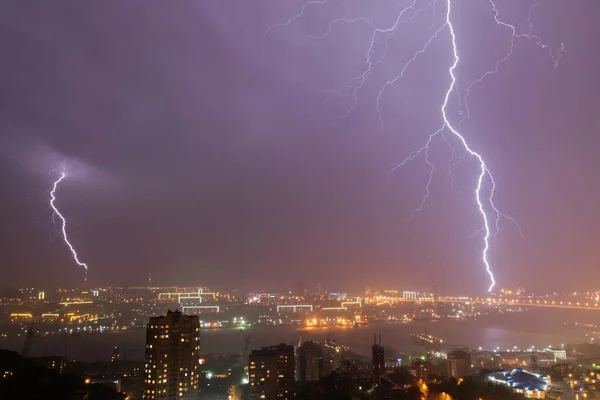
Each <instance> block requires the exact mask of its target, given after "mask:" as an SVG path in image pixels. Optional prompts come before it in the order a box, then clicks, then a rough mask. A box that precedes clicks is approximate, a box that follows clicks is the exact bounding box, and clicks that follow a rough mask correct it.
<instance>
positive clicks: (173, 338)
mask: <svg viewBox="0 0 600 400" xmlns="http://www.w3.org/2000/svg"><path fill="white" fill-rule="evenodd" d="M199 351H200V322H199V320H198V316H195V315H184V314H182V313H180V312H179V311H177V310H175V311H174V312H172V311H171V310H169V311H168V312H167V315H166V316H160V317H152V318H150V322H148V326H147V328H146V365H145V379H144V399H147V400H195V399H197V396H198V375H199V364H200V356H199Z"/></svg>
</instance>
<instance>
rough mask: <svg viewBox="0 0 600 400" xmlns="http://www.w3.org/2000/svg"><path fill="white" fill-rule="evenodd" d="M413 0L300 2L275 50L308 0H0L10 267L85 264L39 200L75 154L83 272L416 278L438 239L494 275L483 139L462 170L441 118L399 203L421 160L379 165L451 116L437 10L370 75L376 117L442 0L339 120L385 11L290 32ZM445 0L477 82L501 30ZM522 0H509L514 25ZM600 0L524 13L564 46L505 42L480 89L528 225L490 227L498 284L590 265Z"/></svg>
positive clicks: (18, 274)
mask: <svg viewBox="0 0 600 400" xmlns="http://www.w3.org/2000/svg"><path fill="white" fill-rule="evenodd" d="M410 2H412V0H411V1H410ZM410 2H409V1H407V0H402V1H397V0H393V1H391V0H389V1H388V0H386V1H384V0H377V1H373V0H371V1H358V0H346V1H343V0H329V1H327V2H326V3H324V4H321V5H319V4H313V5H309V6H307V7H306V9H305V11H306V12H305V14H304V15H303V16H302V17H301V18H297V19H296V20H294V21H293V22H292V23H291V24H289V25H288V26H287V27H276V28H274V29H272V30H270V31H269V34H268V35H267V36H266V37H265V39H264V41H263V47H264V54H263V55H262V57H261V38H262V37H263V34H264V32H265V29H266V28H267V27H268V26H269V25H271V24H276V23H283V22H285V21H287V20H288V19H289V18H291V17H292V16H294V15H295V14H297V13H298V12H299V11H300V9H301V7H302V4H303V3H302V2H301V1H296V0H294V1H291V0H289V1H288V0H285V1H284V0H281V1H276V0H271V1H267V0H261V1H258V0H252V1H248V0H231V1H194V2H192V1H190V2H164V1H133V0H129V1H112V0H111V1H95V2H91V1H88V2H79V1H74V0H73V1H66V0H56V1H52V2H23V1H17V0H14V1H4V2H2V4H0V28H1V32H2V34H0V54H1V55H2V61H1V62H0V87H1V88H2V96H0V168H1V171H2V175H1V177H2V178H1V182H2V188H3V189H2V194H3V195H2V198H1V200H0V204H1V205H2V207H1V208H0V234H1V239H2V240H1V242H0V243H1V244H0V254H1V259H0V271H2V273H4V274H8V276H9V277H10V278H11V279H10V282H14V284H15V285H17V284H18V285H21V284H35V285H40V284H57V283H67V284H75V283H78V282H80V281H81V271H80V270H79V269H78V267H77V266H76V265H75V264H74V262H73V261H72V259H71V258H70V254H69V252H68V249H67V248H66V247H65V245H64V243H63V242H62V240H61V237H60V235H59V232H58V231H57V230H55V229H54V227H53V226H52V222H51V217H52V213H51V212H50V211H49V209H48V199H49V197H48V190H49V189H50V188H51V186H52V182H53V180H55V179H56V178H57V177H58V175H57V172H56V171H54V172H51V171H52V170H53V169H55V168H59V167H60V166H61V165H65V166H66V168H67V169H68V170H69V172H70V174H71V175H70V177H69V178H68V179H67V180H65V181H64V185H63V186H62V187H61V188H60V190H59V193H58V200H57V205H58V207H59V208H60V209H61V211H62V212H63V213H64V214H65V215H66V216H67V217H68V219H69V223H70V226H69V234H70V238H71V241H72V242H73V244H74V245H75V246H76V248H77V249H78V251H79V254H80V257H81V259H82V260H83V261H85V262H86V263H87V264H88V265H89V266H90V273H89V278H90V280H91V282H93V283H97V284H107V283H110V284H145V282H146V281H147V276H148V273H149V272H152V275H153V280H154V282H156V283H165V284H192V283H193V284H206V285H211V286H241V287H245V288H256V289H261V288H262V289H266V290H268V289H274V290H281V289H286V288H289V287H293V286H294V282H295V280H296V279H300V278H303V279H304V282H305V286H306V287H311V288H312V287H313V286H314V285H316V283H317V282H321V283H322V284H323V286H324V287H325V288H330V289H332V290H333V289H364V288H365V287H366V286H368V285H370V286H372V287H380V288H383V287H384V286H385V287H394V288H405V289H410V288H414V289H415V290H419V289H425V288H428V287H429V286H430V281H431V278H430V276H431V275H430V269H429V267H428V265H429V262H430V261H434V262H438V263H439V262H442V261H445V265H446V267H445V268H446V274H445V276H446V282H445V287H446V292H447V293H458V292H469V293H482V292H483V291H484V290H485V289H486V287H487V284H488V280H487V276H486V274H485V271H484V269H483V265H482V263H481V252H480V251H481V246H482V236H481V234H479V235H476V236H474V237H471V235H472V233H473V231H475V230H477V229H479V228H480V227H481V219H480V216H479V214H478V213H477V210H476V208H475V203H474V195H473V189H474V187H475V179H476V174H477V164H476V163H475V162H474V160H473V159H470V158H468V157H467V158H465V159H464V160H463V161H462V162H461V163H460V164H459V165H457V166H456V167H454V169H453V176H454V190H453V189H452V188H451V186H450V183H449V181H448V178H447V174H448V159H449V157H450V156H451V151H450V148H449V147H448V146H447V145H446V144H445V143H444V141H443V140H441V137H440V138H438V139H437V140H435V141H434V142H433V144H432V147H431V152H430V159H431V161H432V162H434V163H435V165H436V170H435V175H434V180H433V183H432V186H431V196H430V198H429V200H428V202H427V203H426V205H425V207H424V209H423V211H422V212H421V213H418V214H416V215H415V217H414V218H413V219H412V220H411V221H410V222H408V223H407V222H405V221H406V219H407V218H408V216H409V215H410V212H411V210H412V209H414V208H415V207H417V206H418V205H419V203H420V201H421V199H422V197H423V195H424V193H425V184H426V181H427V176H428V169H427V164H425V162H424V160H423V158H422V157H421V158H418V159H416V160H415V161H414V162H413V163H412V164H409V165H407V166H406V167H405V168H404V169H401V170H398V171H396V172H395V173H393V174H391V175H388V172H389V171H390V169H391V168H392V166H393V165H394V164H396V163H398V162H400V161H402V160H403V159H404V158H405V157H406V156H407V155H408V154H410V152H411V151H413V150H415V149H416V148H419V147H420V146H422V145H423V143H424V142H425V140H426V138H427V133H431V132H433V131H435V130H436V129H437V128H439V126H440V125H441V116H440V113H439V111H440V105H441V103H442V101H443V96H444V94H445V91H446V90H447V87H448V84H449V77H448V73H447V70H448V67H449V65H450V64H451V62H452V54H451V47H450V36H449V34H448V31H447V30H444V31H442V32H441V33H440V34H439V36H438V38H437V39H436V40H435V41H434V42H432V44H431V46H430V47H429V48H428V49H427V51H426V52H425V53H423V54H422V55H421V56H420V57H419V58H418V59H417V60H416V61H415V62H414V63H413V64H412V65H411V66H410V67H409V68H408V69H407V71H406V74H405V76H404V78H403V79H402V80H399V81H398V82H397V83H396V84H395V85H393V86H389V87H388V88H387V90H386V92H385V93H384V95H383V96H382V97H381V107H380V109H381V113H382V116H383V120H384V125H383V130H382V129H381V127H380V123H379V120H378V115H377V110H376V105H375V103H376V97H377V93H378V92H379V90H380V89H381V87H382V85H383V84H384V83H385V81H386V80H388V79H392V78H394V77H395V76H397V75H398V73H399V71H400V70H401V68H402V66H404V64H405V63H406V62H407V61H408V60H409V59H410V58H411V57H412V56H413V54H414V52H415V51H417V50H419V49H420V48H421V47H422V46H423V44H424V43H425V42H426V41H427V39H428V37H429V36H430V35H431V34H432V33H433V32H434V31H435V29H437V28H439V26H440V25H441V24H442V22H443V18H444V16H445V0H440V1H438V3H437V4H436V7H435V10H434V9H433V8H429V9H427V10H425V11H423V12H422V13H420V14H419V15H417V16H416V17H415V19H414V20H412V21H409V22H407V23H405V24H403V25H401V26H400V27H399V29H398V30H397V31H396V32H395V33H394V35H393V36H391V37H390V39H389V42H388V51H387V57H386V59H385V60H384V61H383V62H382V63H381V64H380V65H378V67H377V69H376V70H375V71H374V72H373V74H372V75H370V76H369V79H368V80H367V81H366V82H365V84H364V86H363V87H362V89H361V90H359V91H358V92H357V99H358V103H357V106H356V108H355V109H354V110H353V111H352V112H351V113H350V114H349V116H348V117H347V118H345V119H341V120H339V121H337V122H336V123H335V124H333V125H331V124H330V122H331V121H332V120H334V119H335V117H336V116H338V115H340V114H344V113H345V112H346V110H348V108H350V107H351V106H352V103H353V99H352V96H350V97H347V98H343V97H334V96H332V95H331V92H329V90H330V89H333V88H335V87H338V86H339V85H341V84H342V83H343V82H345V81H347V80H349V79H351V78H352V77H353V76H356V75H359V74H360V73H362V72H363V71H364V69H365V66H366V64H365V56H366V51H367V48H368V47H369V42H370V40H371V34H372V28H370V27H369V26H368V25H367V24H366V23H361V22H357V23H355V24H343V23H340V24H335V25H334V26H333V29H332V31H331V34H330V35H329V36H328V37H326V38H324V39H320V40H308V41H306V43H304V44H301V42H302V41H303V39H304V38H305V37H306V36H307V35H314V36H319V35H322V34H323V33H324V32H325V31H326V30H327V27H328V24H329V22H330V21H332V20H334V19H336V18H339V17H346V18H357V17H365V18H368V19H369V20H371V21H372V22H373V23H375V24H376V25H377V26H381V27H389V26H391V25H392V24H393V21H394V19H395V18H396V15H397V13H398V12H399V11H400V10H401V9H402V8H403V7H405V6H407V5H408V4H410ZM427 3H428V1H427V0H417V9H420V8H424V7H426V6H427ZM454 3H455V4H456V5H455V8H454V10H453V15H452V16H453V22H454V27H455V29H456V34H457V40H458V45H459V52H460V55H461V62H460V64H459V65H458V68H457V71H456V72H457V78H458V84H459V85H460V88H461V90H463V92H464V89H465V88H466V86H467V85H468V84H469V83H470V82H472V81H473V80H475V79H477V78H478V77H479V76H480V75H481V74H482V73H484V72H485V71H486V70H489V69H493V66H494V65H495V62H496V61H497V60H498V59H500V58H501V57H502V56H503V55H504V54H506V51H507V50H508V47H509V45H510V38H511V36H510V31H509V30H507V29H503V28H501V27H498V26H497V25H496V24H495V22H494V20H493V13H492V11H491V9H490V7H489V4H488V2H487V1H485V0H460V1H458V0H454ZM533 3H534V1H529V0H497V4H498V9H499V10H500V12H501V13H500V17H501V18H503V19H504V20H506V21H509V22H511V23H514V24H515V25H516V26H517V27H518V29H519V32H526V31H527V30H528V25H527V12H528V8H529V5H532V4H533ZM411 14H412V13H408V14H407V16H410V15H411ZM598 15H600V3H598V2H597V1H596V0H575V1H564V0H562V1H561V0H547V1H546V2H545V3H544V4H543V5H540V6H539V7H536V8H535V9H534V12H533V14H532V20H533V22H534V24H535V33H537V34H539V35H540V37H542V38H543V40H544V43H546V44H548V45H549V46H550V48H552V49H556V48H558V47H559V46H560V44H561V43H564V44H565V46H566V52H565V53H564V54H563V57H562V59H561V61H560V64H559V65H558V67H557V68H554V66H553V63H552V60H551V58H550V56H549V54H548V52H547V51H545V50H543V49H541V48H540V47H538V46H536V45H535V42H533V41H530V40H526V39H517V40H516V42H515V51H514V55H513V57H512V58H511V59H510V60H509V61H507V62H506V63H505V64H503V65H502V67H501V69H500V71H499V73H498V74H496V75H494V76H491V77H489V78H488V79H487V80H486V81H484V82H483V83H481V84H480V85H478V86H476V87H475V88H473V90H472V92H471V96H470V102H469V104H470V109H471V114H472V118H471V119H470V120H468V121H466V122H465V123H464V124H463V127H462V130H461V132H462V133H463V134H464V135H465V137H466V138H467V139H468V141H469V143H470V144H471V145H472V146H473V148H475V149H476V150H477V151H480V152H481V153H482V155H484V158H485V160H486V162H487V163H488V166H489V168H490V169H491V171H492V172H493V174H494V177H495V179H496V182H497V185H498V189H497V192H496V197H495V199H496V204H497V206H498V207H499V208H500V209H501V210H502V211H503V212H505V213H507V214H509V215H511V216H513V217H514V218H516V219H517V220H518V221H520V223H521V225H522V228H523V232H524V235H525V236H526V238H525V240H523V239H522V238H521V237H520V236H519V233H518V230H517V229H516V228H515V226H514V225H513V224H511V223H510V222H508V221H503V222H502V225H501V228H502V233H501V234H500V235H498V236H496V237H494V238H493V240H492V249H491V252H490V261H491V263H492V265H493V268H494V271H495V274H496V277H497V280H498V283H499V286H510V285H512V284H514V283H521V284H524V285H525V286H528V287H530V288H532V289H536V290H545V289H551V290H553V289H560V288H565V289H571V288H579V287H580V286H581V285H583V286H584V287H593V286H594V284H593V283H591V282H595V281H597V280H598V279H599V278H600V268H599V265H598V262H597V260H598V251H597V239H598V237H600V225H599V224H598V223H599V221H600V212H599V211H598V204H600V180H599V179H597V177H596V175H597V173H598V172H597V171H598V167H597V159H598V156H597V154H598V149H599V147H600V136H598V132H600V123H599V122H598V121H599V120H598V118H597V114H598V112H597V108H598V105H599V104H600V96H599V95H598V93H599V91H600V80H599V79H598V71H600V51H599V50H598V46H597V43H596V41H595V40H594V38H599V37H600V25H598V24H597V20H596V19H595V18H594V17H595V16H598ZM382 46H383V43H381V41H380V42H378V43H377V44H376V46H375V49H374V52H373V57H380V56H381V54H382V51H383V47H382ZM463 94H464V93H463ZM457 98H458V96H457V95H455V96H453V99H454V100H453V101H452V102H451V104H450V106H449V111H451V115H450V116H451V117H452V118H454V122H456V119H457V118H458V113H457V112H456V111H457V107H458V103H457V102H456V99H457ZM457 151H458V147H457ZM548 271H549V273H548ZM5 276H6V275H5ZM3 281H5V280H4V279H3ZM5 282H6V281H5Z"/></svg>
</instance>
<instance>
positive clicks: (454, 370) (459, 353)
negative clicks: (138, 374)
mask: <svg viewBox="0 0 600 400" xmlns="http://www.w3.org/2000/svg"><path fill="white" fill-rule="evenodd" d="M448 374H449V375H450V376H451V377H453V378H461V377H465V376H469V375H471V354H469V352H467V351H466V350H454V351H451V352H450V353H448Z"/></svg>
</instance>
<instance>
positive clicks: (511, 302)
mask: <svg viewBox="0 0 600 400" xmlns="http://www.w3.org/2000/svg"><path fill="white" fill-rule="evenodd" d="M405 301H406V300H405ZM409 301H412V302H415V301H421V302H434V301H435V299H433V298H427V299H425V298H421V299H418V300H409ZM437 301H438V303H464V304H487V305H491V306H494V305H503V306H523V307H547V308H564V309H571V310H598V311H600V303H598V302H595V301H591V302H590V301H559V300H538V299H496V298H467V297H440V298H438V299H437Z"/></svg>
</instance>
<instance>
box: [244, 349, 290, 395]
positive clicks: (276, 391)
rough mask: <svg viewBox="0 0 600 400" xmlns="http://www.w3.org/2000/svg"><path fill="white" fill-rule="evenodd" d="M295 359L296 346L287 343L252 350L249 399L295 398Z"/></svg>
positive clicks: (249, 371)
mask: <svg viewBox="0 0 600 400" xmlns="http://www.w3.org/2000/svg"><path fill="white" fill-rule="evenodd" d="M294 360H295V357H294V347H293V346H288V345H286V344H280V345H279V346H271V347H263V348H262V349H260V350H252V352H251V353H250V357H249V360H248V361H249V362H248V374H249V377H248V378H249V399H250V400H259V399H265V400H288V399H293V398H294V397H295V373H294V369H295V361H294Z"/></svg>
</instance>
